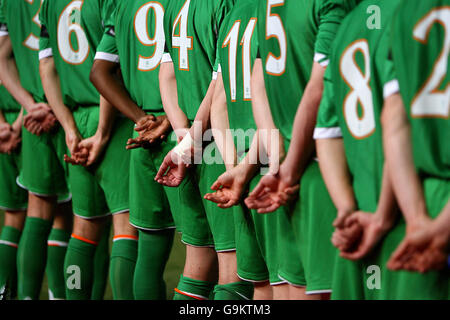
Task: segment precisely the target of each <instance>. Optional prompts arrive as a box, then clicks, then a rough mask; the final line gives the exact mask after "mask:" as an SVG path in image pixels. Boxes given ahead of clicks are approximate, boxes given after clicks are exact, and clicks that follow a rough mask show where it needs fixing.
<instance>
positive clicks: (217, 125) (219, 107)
mask: <svg viewBox="0 0 450 320" xmlns="http://www.w3.org/2000/svg"><path fill="white" fill-rule="evenodd" d="M210 113H211V114H210V119H211V128H212V129H213V130H212V131H213V136H214V141H215V142H216V144H217V148H218V149H219V152H220V154H221V155H222V159H223V160H224V162H225V167H226V169H227V170H230V169H232V168H233V167H234V166H235V165H236V161H237V155H236V148H235V145H234V139H233V135H232V134H231V132H230V122H229V119H228V107H227V97H226V93H225V88H224V86H223V78H222V72H218V74H217V80H216V86H215V89H214V97H213V100H212V104H211V111H210Z"/></svg>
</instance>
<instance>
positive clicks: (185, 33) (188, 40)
mask: <svg viewBox="0 0 450 320" xmlns="http://www.w3.org/2000/svg"><path fill="white" fill-rule="evenodd" d="M234 2H235V0H206V1H205V0H171V1H170V2H169V4H168V6H167V9H166V13H165V15H164V33H165V37H166V53H168V54H170V59H171V60H172V61H173V63H174V69H175V76H176V79H177V91H178V104H179V106H180V108H181V109H182V110H183V112H184V113H185V114H186V116H187V117H188V119H189V120H194V118H195V115H196V114H197V110H198V108H199V106H200V104H201V102H202V101H203V98H204V97H205V95H206V92H207V91H208V87H209V84H210V83H211V78H212V76H213V72H214V71H217V70H214V66H217V64H216V60H217V40H218V33H219V31H220V28H221V26H222V23H223V20H224V19H225V16H226V15H227V13H228V12H229V11H230V10H231V8H232V6H233V4H234ZM165 59H169V57H168V55H167V54H165V56H164V57H163V61H164V60H165Z"/></svg>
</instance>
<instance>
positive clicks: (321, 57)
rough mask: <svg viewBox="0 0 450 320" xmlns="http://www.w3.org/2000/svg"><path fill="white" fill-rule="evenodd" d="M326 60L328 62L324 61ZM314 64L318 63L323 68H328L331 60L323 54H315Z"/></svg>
mask: <svg viewBox="0 0 450 320" xmlns="http://www.w3.org/2000/svg"><path fill="white" fill-rule="evenodd" d="M324 59H326V60H324ZM314 62H317V63H318V64H320V65H321V66H322V67H326V66H328V64H330V59H327V56H326V55H324V54H323V53H318V52H316V53H315V54H314Z"/></svg>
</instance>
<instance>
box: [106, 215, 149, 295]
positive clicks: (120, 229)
mask: <svg viewBox="0 0 450 320" xmlns="http://www.w3.org/2000/svg"><path fill="white" fill-rule="evenodd" d="M113 225H114V238H113V244H112V248H111V261H110V268H109V277H110V284H111V288H112V292H113V298H114V300H133V299H134V295H133V279H134V270H135V266H136V260H137V250H138V233H137V230H136V228H134V227H133V226H132V225H130V223H129V213H128V211H127V212H124V213H119V214H115V215H113ZM148 249H150V250H152V249H151V248H148ZM148 271H150V270H148Z"/></svg>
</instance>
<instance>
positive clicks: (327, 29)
mask: <svg viewBox="0 0 450 320" xmlns="http://www.w3.org/2000/svg"><path fill="white" fill-rule="evenodd" d="M317 2H318V6H319V7H318V10H317V15H318V16H317V21H318V33H317V37H316V43H315V45H314V61H315V62H317V63H319V64H320V65H321V66H324V67H325V66H327V65H328V63H329V61H330V60H329V54H330V50H331V45H332V43H333V40H334V38H335V37H336V33H337V31H338V29H339V26H340V25H341V23H342V20H343V19H344V18H345V16H346V15H347V13H348V10H349V8H347V5H345V4H344V1H343V0H334V1H329V0H326V1H325V0H319V1H317Z"/></svg>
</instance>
